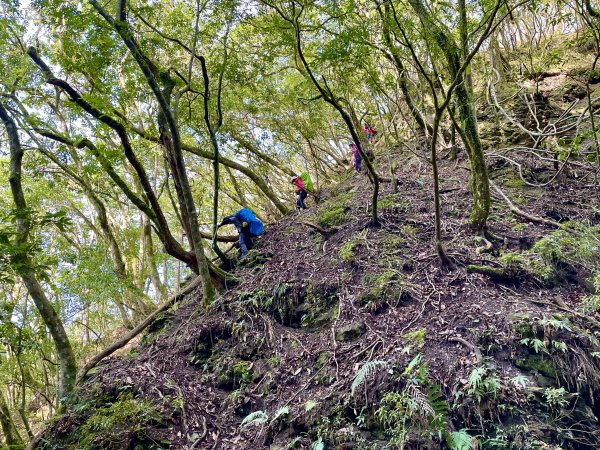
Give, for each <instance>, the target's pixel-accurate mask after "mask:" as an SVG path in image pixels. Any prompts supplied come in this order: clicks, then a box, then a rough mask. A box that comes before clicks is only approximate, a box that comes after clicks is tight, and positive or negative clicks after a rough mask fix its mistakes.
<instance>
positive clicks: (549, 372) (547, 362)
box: [515, 355, 558, 381]
mask: <svg viewBox="0 0 600 450" xmlns="http://www.w3.org/2000/svg"><path fill="white" fill-rule="evenodd" d="M515 366H517V367H518V368H519V369H523V370H529V371H531V372H537V373H539V374H542V375H544V376H545V377H548V378H554V379H556V377H557V375H558V372H557V369H556V366H555V365H554V364H553V363H552V360H551V359H549V358H544V357H542V356H541V355H526V356H525V357H523V358H519V359H517V360H516V361H515ZM538 381H539V380H538Z"/></svg>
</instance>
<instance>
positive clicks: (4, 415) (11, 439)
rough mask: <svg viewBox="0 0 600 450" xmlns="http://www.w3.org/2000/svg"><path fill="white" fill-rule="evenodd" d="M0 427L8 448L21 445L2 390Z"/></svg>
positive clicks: (21, 442)
mask: <svg viewBox="0 0 600 450" xmlns="http://www.w3.org/2000/svg"><path fill="white" fill-rule="evenodd" d="M0 429H2V434H3V435H4V443H5V444H6V447H8V448H9V449H10V448H17V447H18V448H21V447H22V446H23V440H22V439H21V436H20V435H19V432H18V431H17V427H16V426H15V423H14V422H13V420H12V416H11V415H10V409H9V408H8V403H7V402H6V399H5V398H4V394H3V393H2V392H0Z"/></svg>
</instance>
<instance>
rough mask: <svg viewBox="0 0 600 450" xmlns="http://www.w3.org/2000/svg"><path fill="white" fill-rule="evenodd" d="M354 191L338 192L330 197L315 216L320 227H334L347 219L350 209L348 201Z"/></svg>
mask: <svg viewBox="0 0 600 450" xmlns="http://www.w3.org/2000/svg"><path fill="white" fill-rule="evenodd" d="M353 196H354V191H350V192H346V193H344V194H340V195H338V196H336V197H334V198H331V199H330V200H329V201H328V202H327V203H326V204H325V208H326V209H325V210H324V211H323V212H322V213H321V215H320V216H319V217H318V218H317V223H318V224H319V225H321V226H322V227H334V226H337V225H341V224H342V223H344V222H346V221H347V220H348V215H347V212H348V210H349V209H350V201H351V199H352V197H353Z"/></svg>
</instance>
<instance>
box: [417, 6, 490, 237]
mask: <svg viewBox="0 0 600 450" xmlns="http://www.w3.org/2000/svg"><path fill="white" fill-rule="evenodd" d="M409 3H410V5H411V6H412V8H413V9H414V11H415V12H416V13H417V15H418V16H419V18H420V19H421V21H422V22H423V24H424V26H425V27H426V28H427V30H428V31H429V32H431V33H432V35H433V37H434V38H435V40H436V42H437V45H438V46H439V47H440V49H441V50H442V52H443V54H444V57H445V59H446V63H447V64H448V71H449V73H450V76H451V77H452V78H453V79H455V80H456V78H457V77H461V78H463V79H464V76H462V75H461V74H460V73H459V72H460V68H461V55H462V50H461V49H460V48H459V47H458V46H457V45H456V43H455V42H454V40H453V39H452V37H451V36H450V35H449V34H447V33H445V32H444V31H443V30H442V28H441V27H440V26H439V25H438V24H437V23H436V22H435V20H434V18H433V17H432V16H431V14H430V12H429V10H428V9H427V8H426V7H425V5H424V4H423V2H422V0H409ZM455 99H456V106H457V109H458V117H459V118H460V121H461V127H462V128H463V130H464V134H462V135H464V137H465V138H466V142H465V143H464V144H465V147H466V149H467V152H468V154H469V159H470V165H471V173H470V180H469V187H470V190H471V195H472V196H473V207H472V209H471V215H470V217H469V223H470V224H471V226H472V227H474V228H476V229H483V228H485V226H486V222H487V218H488V215H489V212H490V204H491V199H490V185H489V178H488V172H487V165H486V162H485V156H484V154H483V146H482V145H481V140H480V139H479V130H478V127H477V117H476V115H475V110H474V108H473V101H472V99H471V96H470V95H469V89H468V86H467V85H466V83H464V82H460V83H458V85H457V86H456V89H455Z"/></svg>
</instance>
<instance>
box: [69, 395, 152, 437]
mask: <svg viewBox="0 0 600 450" xmlns="http://www.w3.org/2000/svg"><path fill="white" fill-rule="evenodd" d="M163 421H164V417H163V415H162V414H161V413H160V411H159V410H158V408H157V407H156V406H155V405H154V404H152V403H151V402H150V401H148V400H143V399H135V398H133V396H132V395H131V394H129V393H128V394H121V395H120V396H119V397H118V398H117V400H116V401H115V402H113V403H108V404H107V405H106V406H102V407H99V408H96V409H95V410H94V412H93V414H92V415H90V416H89V417H88V418H87V419H86V421H85V422H84V423H83V424H82V425H81V427H79V429H78V430H77V432H76V433H74V434H73V435H72V439H74V440H76V441H77V448H78V449H113V448H114V449H118V448H126V447H128V445H126V443H127V444H129V445H131V443H132V442H134V441H136V440H137V441H143V440H144V439H145V438H146V436H145V434H144V430H145V429H146V428H147V427H148V426H149V425H151V424H158V423H161V422H163ZM155 448H156V447H155Z"/></svg>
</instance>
